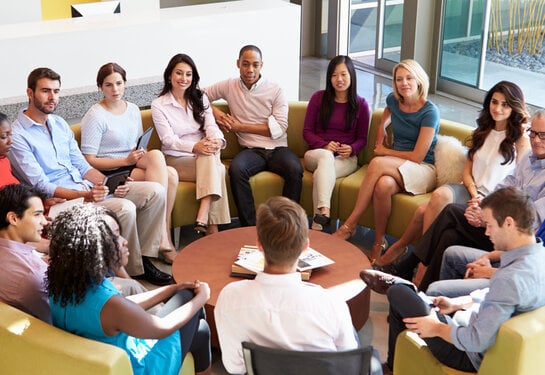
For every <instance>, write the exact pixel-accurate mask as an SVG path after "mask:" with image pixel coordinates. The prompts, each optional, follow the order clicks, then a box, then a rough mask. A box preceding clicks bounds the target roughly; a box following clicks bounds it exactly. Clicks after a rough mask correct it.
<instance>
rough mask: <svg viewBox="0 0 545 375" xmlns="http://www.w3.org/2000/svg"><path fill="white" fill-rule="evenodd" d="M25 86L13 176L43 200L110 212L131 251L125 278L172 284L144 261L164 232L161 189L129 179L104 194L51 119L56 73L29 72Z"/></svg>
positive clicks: (61, 125) (61, 123) (66, 131)
mask: <svg viewBox="0 0 545 375" xmlns="http://www.w3.org/2000/svg"><path fill="white" fill-rule="evenodd" d="M27 87H28V88H27V96H28V107H27V108H24V109H22V110H21V111H20V112H19V114H18V116H17V119H16V120H15V121H14V123H13V135H12V136H13V145H12V149H11V152H10V155H9V158H10V161H11V165H12V168H13V172H14V174H15V176H16V177H17V178H18V179H19V181H21V182H22V183H26V184H28V185H31V186H36V187H37V188H39V189H40V190H42V191H44V192H46V194H47V195H48V196H51V197H59V198H65V199H75V198H80V197H83V198H84V199H85V201H87V202H94V203H97V204H100V205H103V206H105V207H108V208H109V209H111V210H112V211H114V212H115V213H116V214H117V216H118V217H119V219H120V221H121V226H122V228H123V233H124V235H125V237H126V238H127V240H128V242H129V248H130V249H131V254H130V258H129V264H128V265H127V271H128V272H129V274H130V275H133V276H134V277H135V278H139V279H145V280H147V281H149V282H151V283H154V284H157V285H166V284H170V283H172V276H170V275H168V274H166V273H163V272H161V271H159V270H158V269H157V268H155V266H154V265H153V263H152V262H151V260H150V259H149V258H150V257H157V255H158V250H159V242H160V236H161V233H162V232H163V231H162V229H163V228H161V225H164V220H162V219H161V217H162V215H163V214H164V208H165V191H164V189H163V187H162V186H161V185H159V184H157V183H154V182H143V181H142V182H141V181H130V180H129V182H128V183H126V184H124V185H120V186H118V187H117V188H116V189H115V191H113V192H109V191H108V188H107V187H106V186H104V185H103V181H104V178H105V176H104V175H103V174H102V173H101V172H100V171H98V170H97V169H94V168H92V167H91V166H90V165H89V164H88V163H87V161H86V160H85V158H84V157H83V155H82V154H81V151H80V150H79V148H78V144H77V142H76V140H75V138H74V134H73V132H72V130H71V129H70V127H69V126H68V124H67V123H66V121H65V120H64V119H62V118H61V117H59V116H57V115H54V114H53V112H54V111H55V108H56V107H57V105H58V104H59V92H60V87H61V79H60V76H59V74H57V73H56V72H54V71H53V70H51V69H49V68H37V69H34V70H33V71H32V72H31V73H30V75H29V76H28V86H27ZM109 193H111V194H113V195H108V194H109Z"/></svg>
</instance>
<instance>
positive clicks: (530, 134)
mask: <svg viewBox="0 0 545 375" xmlns="http://www.w3.org/2000/svg"><path fill="white" fill-rule="evenodd" d="M526 132H527V133H528V137H530V138H535V137H536V135H537V137H538V138H539V139H540V140H541V141H545V132H536V131H535V130H532V129H528V130H526Z"/></svg>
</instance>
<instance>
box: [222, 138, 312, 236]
mask: <svg viewBox="0 0 545 375" xmlns="http://www.w3.org/2000/svg"><path fill="white" fill-rule="evenodd" d="M261 171H271V172H273V173H276V174H277V175H279V176H280V177H282V178H283V179H284V188H283V190H282V195H283V196H284V197H286V198H289V199H291V200H293V201H295V202H299V198H300V197H301V189H302V186H303V181H302V180H303V166H302V165H301V161H300V160H299V158H298V157H297V155H295V154H294V153H293V151H291V150H290V149H289V148H287V147H277V148H275V149H272V150H266V149H263V148H247V149H245V150H242V151H241V152H239V153H238V154H237V156H235V158H234V159H233V161H232V163H231V166H230V167H229V178H230V180H231V191H232V193H233V198H234V199H235V204H236V206H237V210H238V217H239V219H240V225H241V226H243V227H246V226H252V225H255V206H254V198H253V195H252V188H251V186H250V177H252V176H253V175H256V174H257V173H259V172H261Z"/></svg>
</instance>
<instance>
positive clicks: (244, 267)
mask: <svg viewBox="0 0 545 375" xmlns="http://www.w3.org/2000/svg"><path fill="white" fill-rule="evenodd" d="M333 263H335V262H334V261H333V260H331V259H329V258H328V257H326V256H325V255H323V254H321V253H319V252H318V251H316V250H314V249H312V248H308V249H307V250H305V251H303V252H302V253H301V256H300V257H299V263H298V266H297V271H299V272H301V278H302V279H303V280H308V279H309V278H310V274H311V270H313V269H315V268H319V267H324V266H327V265H330V264H333ZM264 266H265V258H264V256H263V253H262V252H261V251H259V249H258V248H257V247H256V246H244V247H242V248H241V249H240V251H239V254H238V256H237V259H236V260H235V262H234V263H233V266H232V267H231V273H232V274H233V275H236V276H242V277H251V276H255V274H256V273H257V272H261V271H263V267H264Z"/></svg>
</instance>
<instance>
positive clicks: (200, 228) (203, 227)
mask: <svg viewBox="0 0 545 375" xmlns="http://www.w3.org/2000/svg"><path fill="white" fill-rule="evenodd" d="M193 230H194V231H195V232H196V233H197V234H202V235H206V231H207V230H208V225H207V224H205V223H201V222H200V221H196V222H195V224H194V225H193Z"/></svg>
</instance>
